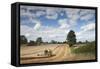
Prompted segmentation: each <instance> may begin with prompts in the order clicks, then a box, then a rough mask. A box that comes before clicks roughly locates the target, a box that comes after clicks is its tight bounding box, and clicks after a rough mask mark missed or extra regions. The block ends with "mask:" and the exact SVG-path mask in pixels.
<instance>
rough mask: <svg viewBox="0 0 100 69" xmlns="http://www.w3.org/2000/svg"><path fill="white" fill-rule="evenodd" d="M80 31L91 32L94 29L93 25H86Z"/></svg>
mask: <svg viewBox="0 0 100 69" xmlns="http://www.w3.org/2000/svg"><path fill="white" fill-rule="evenodd" d="M81 29H82V30H83V31H91V30H94V29H95V23H90V24H87V25H85V26H82V27H81Z"/></svg>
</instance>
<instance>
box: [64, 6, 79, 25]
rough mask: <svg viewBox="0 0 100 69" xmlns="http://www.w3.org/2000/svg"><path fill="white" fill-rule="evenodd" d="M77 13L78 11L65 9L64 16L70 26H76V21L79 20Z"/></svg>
mask: <svg viewBox="0 0 100 69" xmlns="http://www.w3.org/2000/svg"><path fill="white" fill-rule="evenodd" d="M79 11H80V9H72V8H67V9H65V12H66V16H67V17H68V22H69V24H70V25H76V24H77V20H78V19H79V18H80V16H79Z"/></svg>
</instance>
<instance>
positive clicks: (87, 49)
mask: <svg viewBox="0 0 100 69" xmlns="http://www.w3.org/2000/svg"><path fill="white" fill-rule="evenodd" d="M72 52H73V53H92V54H95V42H90V43H87V44H86V45H85V46H80V47H79V48H76V49H75V48H72Z"/></svg>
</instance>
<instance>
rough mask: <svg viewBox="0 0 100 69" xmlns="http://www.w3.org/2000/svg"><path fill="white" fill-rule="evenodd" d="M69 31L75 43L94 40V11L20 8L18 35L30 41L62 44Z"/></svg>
mask: <svg viewBox="0 0 100 69" xmlns="http://www.w3.org/2000/svg"><path fill="white" fill-rule="evenodd" d="M70 30H73V31H75V34H76V39H77V41H86V40H88V41H94V40H95V10H93V9H78V8H57V7H39V6H38V7H37V6H24V5H22V6H20V35H25V37H26V38H27V39H28V41H30V40H34V41H35V40H36V39H37V38H38V37H42V40H43V41H44V42H50V41H51V40H55V41H60V42H63V41H65V40H66V38H67V34H68V32H69V31H70Z"/></svg>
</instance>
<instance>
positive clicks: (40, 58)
mask: <svg viewBox="0 0 100 69" xmlns="http://www.w3.org/2000/svg"><path fill="white" fill-rule="evenodd" d="M76 49H78V48H77V47H73V48H71V47H69V46H68V44H44V45H40V46H26V45H23V46H21V48H20V63H21V64H27V63H43V62H60V61H78V60H94V59H95V54H91V53H75V52H74V51H75V50H76ZM45 50H51V51H52V54H53V55H52V56H46V55H44V51H45Z"/></svg>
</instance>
